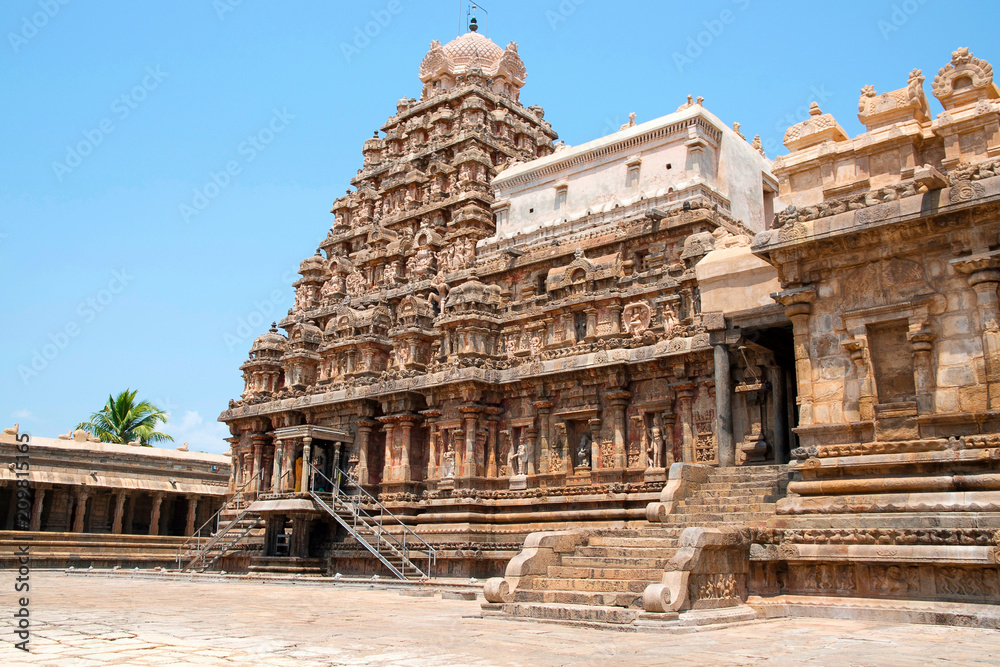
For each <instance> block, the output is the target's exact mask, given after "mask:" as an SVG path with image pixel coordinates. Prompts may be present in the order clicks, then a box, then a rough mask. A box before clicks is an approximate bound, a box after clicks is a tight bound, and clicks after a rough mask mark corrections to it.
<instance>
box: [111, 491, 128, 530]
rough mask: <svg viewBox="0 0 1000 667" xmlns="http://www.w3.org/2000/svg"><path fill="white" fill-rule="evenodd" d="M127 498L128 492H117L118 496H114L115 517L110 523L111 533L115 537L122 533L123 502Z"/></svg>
mask: <svg viewBox="0 0 1000 667" xmlns="http://www.w3.org/2000/svg"><path fill="white" fill-rule="evenodd" d="M127 498H128V492H126V491H119V492H118V495H117V496H115V517H114V519H113V520H112V522H111V532H112V533H114V534H115V535H121V533H122V518H123V516H124V514H125V500H126V499H127Z"/></svg>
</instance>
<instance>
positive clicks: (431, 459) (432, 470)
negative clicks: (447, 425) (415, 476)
mask: <svg viewBox="0 0 1000 667" xmlns="http://www.w3.org/2000/svg"><path fill="white" fill-rule="evenodd" d="M420 414H422V415H423V416H424V423H425V424H426V425H427V479H436V478H437V474H438V462H437V459H438V421H437V420H438V417H440V416H441V411H440V410H438V409H436V408H431V409H429V410H421V411H420Z"/></svg>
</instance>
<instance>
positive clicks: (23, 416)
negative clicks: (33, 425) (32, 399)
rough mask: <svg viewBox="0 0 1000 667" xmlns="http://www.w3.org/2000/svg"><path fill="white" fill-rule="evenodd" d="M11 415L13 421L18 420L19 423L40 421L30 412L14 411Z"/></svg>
mask: <svg viewBox="0 0 1000 667" xmlns="http://www.w3.org/2000/svg"><path fill="white" fill-rule="evenodd" d="M11 415H12V416H13V417H14V419H20V420H21V421H26V422H37V421H41V420H40V419H39V418H38V417H36V416H35V413H34V412H32V411H31V410H14V412H13V413H11Z"/></svg>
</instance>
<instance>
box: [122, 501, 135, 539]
mask: <svg viewBox="0 0 1000 667" xmlns="http://www.w3.org/2000/svg"><path fill="white" fill-rule="evenodd" d="M134 522H135V495H134V494H129V495H128V499H127V500H126V501H125V521H124V523H123V524H122V533H123V534H125V535H129V534H131V533H132V524H133V523H134Z"/></svg>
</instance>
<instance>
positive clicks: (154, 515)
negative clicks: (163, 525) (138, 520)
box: [149, 493, 163, 535]
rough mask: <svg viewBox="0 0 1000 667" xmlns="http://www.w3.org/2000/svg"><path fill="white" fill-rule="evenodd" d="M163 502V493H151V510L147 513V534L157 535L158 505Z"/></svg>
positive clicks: (158, 532)
mask: <svg viewBox="0 0 1000 667" xmlns="http://www.w3.org/2000/svg"><path fill="white" fill-rule="evenodd" d="M162 504H163V494H162V493H154V494H153V510H152V512H150V515H149V534H150V535H159V534H160V505H162Z"/></svg>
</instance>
